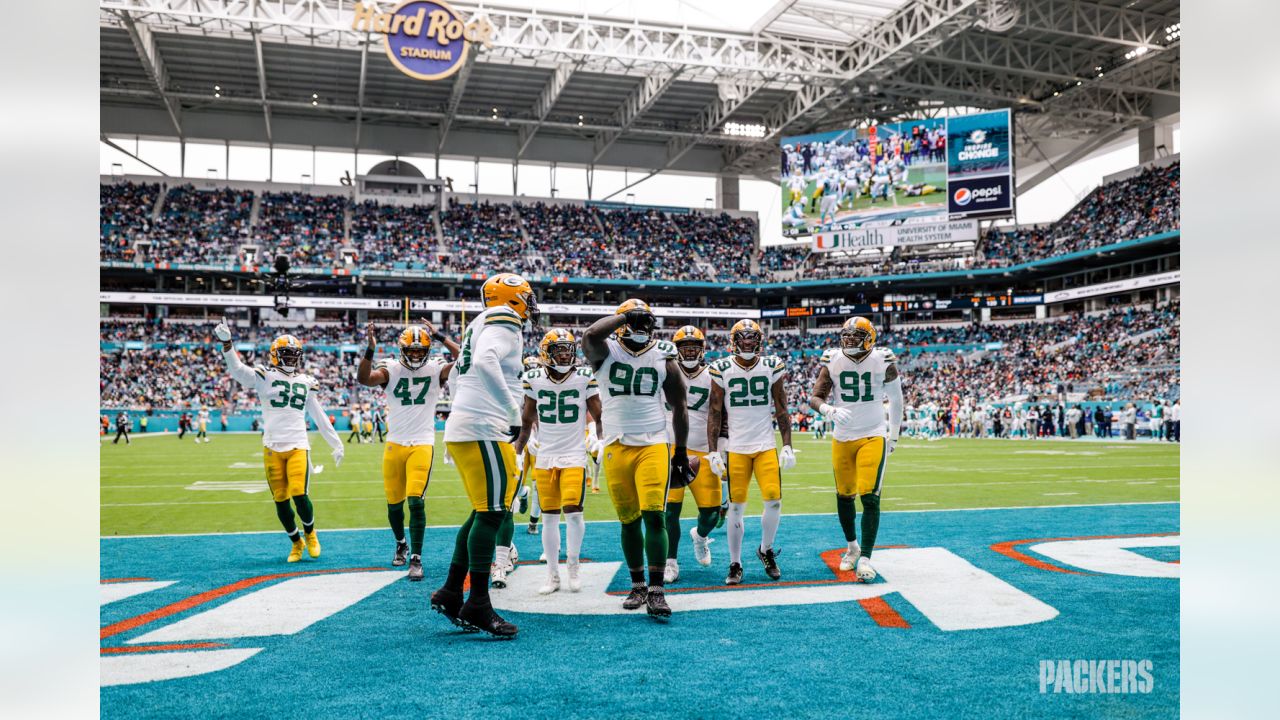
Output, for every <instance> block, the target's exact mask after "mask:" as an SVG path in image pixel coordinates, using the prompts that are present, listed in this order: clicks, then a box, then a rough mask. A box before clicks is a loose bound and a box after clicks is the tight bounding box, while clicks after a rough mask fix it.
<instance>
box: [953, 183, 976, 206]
mask: <svg viewBox="0 0 1280 720" xmlns="http://www.w3.org/2000/svg"><path fill="white" fill-rule="evenodd" d="M953 199H954V200H955V201H956V204H957V205H968V204H969V201H970V200H972V199H973V193H971V192H969V188H963V187H962V188H959V189H957V190H956V194H955V197H954V198H953Z"/></svg>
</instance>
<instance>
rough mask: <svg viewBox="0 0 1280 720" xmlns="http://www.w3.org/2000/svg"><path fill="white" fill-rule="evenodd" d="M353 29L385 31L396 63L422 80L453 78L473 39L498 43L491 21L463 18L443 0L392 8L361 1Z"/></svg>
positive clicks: (419, 0)
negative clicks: (494, 37)
mask: <svg viewBox="0 0 1280 720" xmlns="http://www.w3.org/2000/svg"><path fill="white" fill-rule="evenodd" d="M351 29H352V30H359V31H361V32H371V33H380V34H382V35H385V36H386V48H387V57H388V58H390V59H391V64H392V65H395V66H396V67H397V68H399V69H400V72H403V73H404V74H405V75H408V76H409V77H413V78H417V79H419V80H440V79H442V78H446V77H449V76H450V75H452V74H454V73H455V72H457V71H458V69H459V68H461V67H462V63H464V62H466V59H467V52H468V51H469V50H470V49H471V44H472V43H477V42H478V43H481V44H482V45H484V46H485V47H489V46H490V45H492V44H493V25H491V24H490V23H489V21H488V20H486V19H484V18H477V19H474V20H472V21H471V22H463V20H462V16H461V15H459V14H458V13H457V11H456V10H454V9H453V8H451V7H449V4H448V3H446V2H444V0H406V2H403V3H401V4H400V5H399V7H397V8H396V9H395V10H392V11H391V12H378V11H377V8H375V7H373V6H372V5H367V4H365V3H360V4H358V5H356V6H355V12H354V14H353V15H352V18H351Z"/></svg>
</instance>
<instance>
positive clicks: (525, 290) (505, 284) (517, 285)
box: [480, 273, 538, 324]
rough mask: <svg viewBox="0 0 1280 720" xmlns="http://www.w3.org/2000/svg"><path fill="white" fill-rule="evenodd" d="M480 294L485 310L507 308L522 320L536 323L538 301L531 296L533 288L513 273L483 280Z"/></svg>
mask: <svg viewBox="0 0 1280 720" xmlns="http://www.w3.org/2000/svg"><path fill="white" fill-rule="evenodd" d="M480 294H481V297H483V298H484V306H485V307H487V308H491V307H499V306H503V307H509V308H511V309H512V310H515V311H516V314H517V315H519V316H520V317H521V318H522V319H524V320H528V321H529V322H532V323H535V324H536V323H537V322H538V300H537V298H535V297H534V295H533V287H532V286H530V285H529V281H528V280H525V279H524V278H523V277H521V276H519V275H516V274H515V273H498V274H497V275H494V276H493V277H491V278H489V279H488V280H485V281H484V285H483V286H482V287H481V288H480Z"/></svg>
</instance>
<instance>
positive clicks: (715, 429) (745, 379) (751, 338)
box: [707, 320, 795, 585]
mask: <svg viewBox="0 0 1280 720" xmlns="http://www.w3.org/2000/svg"><path fill="white" fill-rule="evenodd" d="M763 349H764V333H763V332H761V330H760V325H759V324H758V323H757V322H756V321H754V320H739V321H738V322H737V323H735V324H734V326H733V328H731V329H730V330H729V351H730V352H731V353H732V355H731V357H728V358H724V359H722V360H718V361H716V362H715V363H712V365H711V383H712V390H711V412H710V414H709V416H708V417H709V420H708V423H707V425H708V427H707V441H708V445H709V446H710V448H711V451H712V452H715V451H716V449H717V447H718V446H719V444H720V443H719V439H720V438H719V435H720V428H721V426H722V420H727V421H728V423H729V438H728V442H727V443H725V449H726V450H727V451H728V453H727V455H728V457H727V458H725V459H724V460H723V461H721V460H720V458H719V457H718V456H717V457H715V458H714V459H712V460H711V462H714V463H716V466H717V469H718V470H719V471H720V474H722V475H723V474H725V473H727V474H728V478H729V514H728V517H727V518H726V520H727V522H728V530H727V532H726V534H727V535H728V536H729V572H728V575H727V576H726V577H725V583H726V584H728V585H737V584H739V583H741V582H742V538H743V534H744V527H743V522H742V518H743V515H744V514H745V512H746V507H747V487H748V485H749V484H750V483H751V476H752V475H755V478H756V483H757V484H758V485H759V486H760V497H761V499H762V500H764V512H763V513H762V514H761V516H760V545H759V547H757V548H756V556H757V557H758V558H759V559H760V562H761V563H763V564H764V569H765V574H767V575H768V576H769V577H770V578H771V579H773V580H777V579H778V578H780V577H782V572H781V571H780V570H779V569H778V563H777V555H776V553H775V552H774V550H773V539H774V537H775V535H776V534H777V532H778V525H779V523H780V522H781V518H782V472H781V471H782V470H784V469H789V468H791V467H793V466H794V465H795V454H794V453H793V452H792V450H791V417H790V415H789V414H788V413H787V399H786V392H785V390H784V389H783V382H784V381H785V380H786V376H787V369H786V366H785V365H783V364H782V360H781V359H780V358H778V357H775V356H772V355H764V356H762V355H761V351H762V350H763ZM775 420H776V421H777V423H778V432H780V433H781V434H782V444H783V448H782V454H781V456H779V454H778V445H777V442H776V441H775V440H774V439H773V424H774V421H775Z"/></svg>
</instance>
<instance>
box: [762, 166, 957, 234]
mask: <svg viewBox="0 0 1280 720" xmlns="http://www.w3.org/2000/svg"><path fill="white" fill-rule="evenodd" d="M907 182H910V183H913V184H915V183H929V184H930V185H936V186H937V187H939V188H943V189H944V192H937V193H934V194H932V195H920V196H916V197H908V196H906V195H904V194H902V193H901V192H899V191H898V190H897V189H896V188H895V189H894V191H893V202H891V203H890V202H886V201H884V200H877V201H875V202H872V201H871V198H870V197H867V196H865V195H864V196H862V197H860V198H858V199H856V200H854V201H853V203H852V205H848V206H846V205H845V204H843V203H842V204H841V205H840V211H839V212H838V213H837V216H838V217H839V216H841V215H843V214H848V213H851V212H856V211H861V210H869V209H888V208H892V207H899V206H903V207H906V206H918V205H940V206H943V209H942V210H941V211H940V212H945V206H946V202H947V193H946V192H945V188H946V186H947V173H946V168H945V167H944V166H927V167H911V168H908V169H907ZM817 188H818V184H817V183H816V182H814V181H810V182H809V183H808V184H807V185H805V189H804V195H805V198H811V197H813V193H814V191H816V190H817ZM781 197H782V211H783V212H786V210H787V208H788V207H790V206H791V190H790V189H789V188H788V187H787V184H786V183H782V194H781ZM804 214H805V217H806V218H808V219H809V220H811V221H814V222H816V221H817V220H818V216H819V215H820V214H821V213H820V212H819V211H818V209H817V208H813V207H810V206H809V205H808V202H807V200H806V204H805V208H804Z"/></svg>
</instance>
